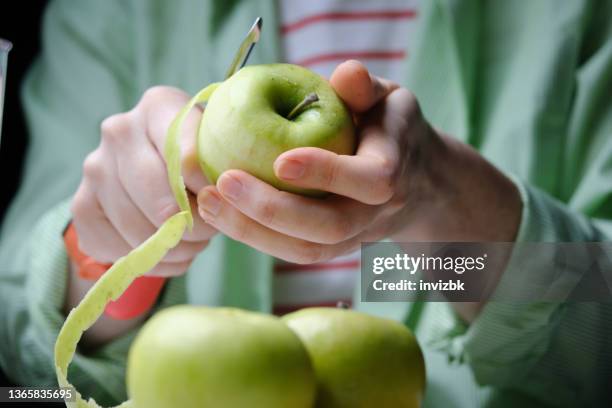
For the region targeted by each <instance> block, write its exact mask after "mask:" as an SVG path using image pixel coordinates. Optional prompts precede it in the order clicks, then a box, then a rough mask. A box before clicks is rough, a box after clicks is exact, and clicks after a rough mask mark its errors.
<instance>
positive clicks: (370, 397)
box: [283, 308, 425, 408]
mask: <svg viewBox="0 0 612 408" xmlns="http://www.w3.org/2000/svg"><path fill="white" fill-rule="evenodd" d="M283 320H284V321H285V323H287V325H288V326H289V327H290V328H291V329H292V330H294V331H295V332H296V333H297V335H298V336H299V337H300V339H302V342H303V343H304V344H305V346H306V348H307V349H308V353H309V354H310V358H311V360H312V363H313V365H314V369H315V374H316V376H317V384H318V385H317V387H318V390H317V401H316V407H318V408H345V407H346V408H349V407H350V408H360V407H363V408H371V407H376V408H408V407H410V408H413V407H414V408H416V407H420V406H421V400H422V398H423V393H424V388H425V363H424V360H423V354H422V353H421V349H420V347H419V344H418V343H417V340H416V339H415V337H414V336H413V335H412V333H411V332H410V330H408V328H406V326H404V325H402V324H401V323H398V322H396V321H393V320H389V319H383V318H380V317H375V316H371V315H367V314H365V313H360V312H356V311H351V310H345V309H341V308H309V309H302V310H300V311H297V312H294V313H290V314H288V315H285V316H284V317H283Z"/></svg>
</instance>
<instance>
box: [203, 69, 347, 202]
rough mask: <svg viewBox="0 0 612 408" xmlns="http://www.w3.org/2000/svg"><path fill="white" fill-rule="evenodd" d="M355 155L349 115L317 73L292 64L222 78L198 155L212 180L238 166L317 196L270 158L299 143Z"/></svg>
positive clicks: (207, 113) (210, 104) (271, 181)
mask: <svg viewBox="0 0 612 408" xmlns="http://www.w3.org/2000/svg"><path fill="white" fill-rule="evenodd" d="M307 146H310V147H320V148H323V149H327V150H331V151H334V152H336V153H338V154H353V153H354V150H355V136H354V127H353V120H352V117H351V114H350V112H349V111H348V110H347V108H346V106H345V105H344V103H343V102H342V100H341V99H340V98H339V97H338V96H337V95H336V93H335V92H334V90H333V88H332V87H331V85H330V84H329V83H328V82H327V81H326V80H325V79H324V78H323V77H321V76H319V75H317V74H315V73H314V72H312V71H309V70H308V69H306V68H302V67H299V66H297V65H291V64H269V65H253V66H248V67H245V68H242V69H241V70H240V71H238V72H237V73H236V74H234V75H233V76H232V77H230V78H229V79H227V80H226V81H224V82H223V83H222V84H221V85H220V86H219V87H218V88H217V89H216V90H215V91H214V93H213V94H212V96H211V97H210V99H209V101H208V103H207V105H206V109H205V110H204V114H203V116H202V121H201V125H200V131H199V137H198V158H199V161H200V165H201V167H202V170H203V171H204V173H205V174H206V176H207V177H208V179H209V180H210V181H211V182H213V183H215V182H216V180H217V178H218V177H219V176H220V175H221V173H223V172H224V171H226V170H229V169H241V170H244V171H246V172H248V173H250V174H252V175H254V176H256V177H258V178H259V179H261V180H263V181H266V182H267V183H269V184H271V185H273V186H275V187H277V188H279V189H281V190H285V191H291V192H295V193H301V194H309V195H313V194H314V195H316V194H319V192H316V191H312V190H305V189H300V188H297V187H295V186H292V185H290V184H288V183H285V182H283V181H281V180H279V179H278V178H277V177H276V176H275V174H274V170H273V164H274V160H275V159H276V158H277V157H278V156H279V155H280V154H281V153H283V152H285V151H287V150H290V149H293V148H297V147H307Z"/></svg>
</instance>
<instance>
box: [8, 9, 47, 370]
mask: <svg viewBox="0 0 612 408" xmlns="http://www.w3.org/2000/svg"><path fill="white" fill-rule="evenodd" d="M47 3H48V1H46V0H37V1H31V2H28V3H27V7H23V6H22V7H10V8H6V9H5V10H3V12H2V13H0V38H4V39H6V40H9V41H11V42H12V43H13V49H12V50H11V52H10V54H9V63H8V65H9V66H8V75H7V82H6V94H5V96H4V119H3V122H2V143H1V144H0V180H1V181H0V185H1V186H2V188H1V190H0V223H2V219H3V218H4V213H5V212H6V207H7V205H8V203H9V201H10V199H11V197H12V196H13V194H15V191H16V189H17V186H18V184H19V180H20V177H21V167H22V164H23V154H24V152H25V147H26V145H27V139H28V136H27V131H26V127H25V121H24V117H23V111H22V109H21V104H20V100H19V88H20V85H21V81H22V80H23V77H24V75H25V73H26V71H27V68H28V67H29V66H30V64H31V63H32V61H33V59H34V58H35V57H36V54H37V53H38V50H39V47H40V32H41V17H42V13H43V11H44V9H45V6H46V5H47ZM1 378H2V377H0V379H1Z"/></svg>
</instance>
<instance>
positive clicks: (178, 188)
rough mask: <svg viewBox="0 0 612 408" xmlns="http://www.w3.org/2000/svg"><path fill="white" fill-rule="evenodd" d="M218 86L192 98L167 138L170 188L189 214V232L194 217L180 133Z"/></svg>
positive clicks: (171, 127)
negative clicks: (186, 186)
mask: <svg viewBox="0 0 612 408" xmlns="http://www.w3.org/2000/svg"><path fill="white" fill-rule="evenodd" d="M218 86H219V82H215V83H213V84H210V85H208V86H207V87H206V88H204V89H202V90H201V91H200V92H198V93H197V94H196V95H195V96H194V97H193V98H191V100H190V101H189V102H188V103H187V105H185V106H184V107H183V108H182V109H181V111H180V112H179V113H178V115H176V117H175V118H174V120H173V121H172V123H171V124H170V128H169V129H168V135H167V137H166V144H165V146H164V158H165V159H166V167H167V169H168V181H169V182H170V187H171V188H172V192H173V193H174V198H175V199H176V202H177V203H178V205H179V207H180V209H181V211H185V212H187V213H188V214H189V215H188V221H189V222H188V227H189V230H191V228H193V216H192V215H191V207H190V206H189V198H188V197H187V191H186V189H185V181H184V180H183V175H182V174H181V146H180V143H179V137H180V131H181V127H182V125H183V122H184V121H185V118H186V117H187V115H188V114H189V112H190V111H191V109H193V107H194V106H195V105H196V104H198V103H204V102H206V101H207V100H208V99H209V98H210V96H211V95H212V93H213V92H214V91H215V90H216V89H217V87H218Z"/></svg>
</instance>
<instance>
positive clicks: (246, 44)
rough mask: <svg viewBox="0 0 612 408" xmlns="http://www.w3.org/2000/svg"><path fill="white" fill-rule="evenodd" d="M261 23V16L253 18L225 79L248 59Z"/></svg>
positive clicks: (257, 36)
mask: <svg viewBox="0 0 612 408" xmlns="http://www.w3.org/2000/svg"><path fill="white" fill-rule="evenodd" d="M262 25H263V19H262V18H261V17H257V18H256V19H255V22H254V23H253V26H252V27H251V29H250V30H249V32H248V34H247V35H246V37H245V38H244V41H242V44H240V48H238V52H237V53H236V55H235V56H234V60H233V61H232V64H231V65H230V67H229V69H228V70H227V73H226V74H225V79H227V78H229V77H231V76H232V75H234V74H235V73H236V72H237V71H238V70H239V69H240V68H242V67H243V66H244V65H245V64H246V62H247V60H248V59H249V56H250V55H251V51H252V50H253V47H255V44H256V43H257V41H259V36H260V34H261V27H262Z"/></svg>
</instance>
